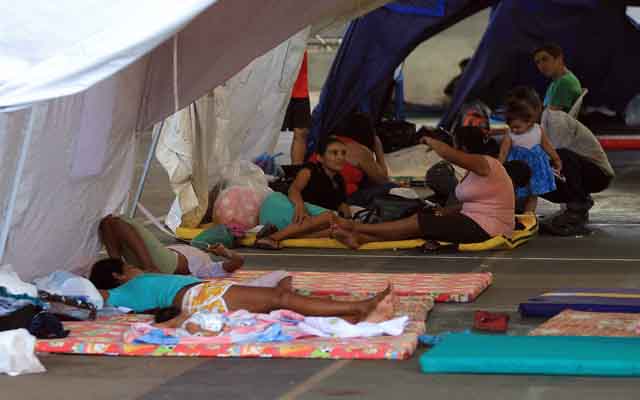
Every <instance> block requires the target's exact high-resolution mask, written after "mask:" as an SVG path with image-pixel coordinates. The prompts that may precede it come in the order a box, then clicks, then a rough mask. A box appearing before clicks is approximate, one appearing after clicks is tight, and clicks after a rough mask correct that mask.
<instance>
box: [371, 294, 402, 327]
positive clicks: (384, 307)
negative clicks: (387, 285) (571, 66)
mask: <svg viewBox="0 0 640 400" xmlns="http://www.w3.org/2000/svg"><path fill="white" fill-rule="evenodd" d="M396 304H397V299H396V296H395V294H393V292H390V293H389V294H387V295H386V296H385V297H384V298H383V299H382V300H381V301H380V302H379V303H378V304H376V307H375V308H374V309H373V311H371V312H370V313H369V315H367V317H366V318H365V319H364V320H365V321H366V322H382V321H387V320H390V319H391V318H393V315H394V314H395V312H396Z"/></svg>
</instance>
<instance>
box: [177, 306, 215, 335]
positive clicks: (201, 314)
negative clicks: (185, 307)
mask: <svg viewBox="0 0 640 400" xmlns="http://www.w3.org/2000/svg"><path fill="white" fill-rule="evenodd" d="M225 320H226V318H225V316H224V315H223V314H220V313H216V312H210V311H198V312H196V313H194V314H192V315H191V316H190V317H189V319H187V320H186V321H184V323H183V324H182V329H187V325H188V324H189V323H193V324H196V325H198V326H199V327H200V329H202V330H205V331H210V332H220V331H221V330H222V328H224V324H225Z"/></svg>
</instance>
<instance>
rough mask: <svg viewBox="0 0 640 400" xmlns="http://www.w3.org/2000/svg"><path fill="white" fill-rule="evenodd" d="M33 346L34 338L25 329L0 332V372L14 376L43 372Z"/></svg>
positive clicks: (34, 344)
mask: <svg viewBox="0 0 640 400" xmlns="http://www.w3.org/2000/svg"><path fill="white" fill-rule="evenodd" d="M35 346H36V338H35V337H34V336H32V335H31V334H30V333H29V331H27V330H26V329H13V330H10V331H4V332H0V373H3V374H7V375H9V376H16V375H21V374H32V373H36V372H45V371H46V370H45V369H44V366H43V365H42V364H41V363H40V360H38V358H37V357H36V354H35V351H34V349H35Z"/></svg>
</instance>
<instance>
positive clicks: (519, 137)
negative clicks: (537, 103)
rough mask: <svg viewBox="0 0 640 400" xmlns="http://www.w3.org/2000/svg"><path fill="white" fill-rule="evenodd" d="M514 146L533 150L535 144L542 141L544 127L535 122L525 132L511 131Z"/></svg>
mask: <svg viewBox="0 0 640 400" xmlns="http://www.w3.org/2000/svg"><path fill="white" fill-rule="evenodd" d="M509 136H510V137H511V143H512V146H519V147H524V148H525V149H529V150H531V149H532V148H533V147H534V146H536V145H538V144H540V143H541V142H542V129H541V128H540V125H538V124H533V126H532V127H531V128H529V130H528V131H526V132H524V133H513V132H509Z"/></svg>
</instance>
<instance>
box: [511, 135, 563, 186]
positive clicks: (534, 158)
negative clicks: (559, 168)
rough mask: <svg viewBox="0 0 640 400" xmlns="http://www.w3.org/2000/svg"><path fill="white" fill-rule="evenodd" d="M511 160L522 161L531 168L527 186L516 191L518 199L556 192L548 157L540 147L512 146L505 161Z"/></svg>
mask: <svg viewBox="0 0 640 400" xmlns="http://www.w3.org/2000/svg"><path fill="white" fill-rule="evenodd" d="M511 160H520V161H524V162H526V163H527V165H528V166H529V168H531V180H530V181H529V185H527V186H525V187H521V188H517V189H516V196H517V197H518V198H522V197H528V196H537V195H541V194H545V193H549V192H553V191H554V190H556V179H555V177H554V175H553V171H552V169H551V165H550V164H549V156H548V155H547V153H545V151H544V150H543V149H542V146H540V145H536V146H534V147H532V148H531V149H526V148H524V147H520V146H512V147H511V151H510V152H509V156H508V157H507V161H511Z"/></svg>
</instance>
